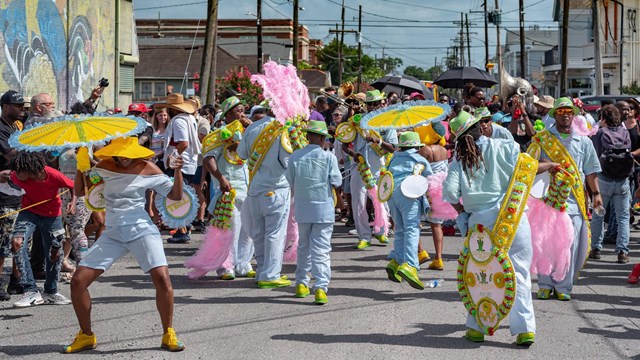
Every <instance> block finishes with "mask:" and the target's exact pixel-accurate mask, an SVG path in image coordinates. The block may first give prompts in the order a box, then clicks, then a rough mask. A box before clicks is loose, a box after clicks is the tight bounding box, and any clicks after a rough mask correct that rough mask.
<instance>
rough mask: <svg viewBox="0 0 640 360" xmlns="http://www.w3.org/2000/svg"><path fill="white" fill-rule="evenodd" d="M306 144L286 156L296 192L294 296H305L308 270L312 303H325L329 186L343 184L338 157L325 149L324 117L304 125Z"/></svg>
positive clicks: (330, 217)
mask: <svg viewBox="0 0 640 360" xmlns="http://www.w3.org/2000/svg"><path fill="white" fill-rule="evenodd" d="M303 131H305V132H306V133H307V139H308V140H309V145H307V146H305V147H304V148H303V149H300V150H296V151H294V152H293V154H292V155H291V158H290V159H289V167H288V168H287V180H288V181H289V184H290V185H291V190H292V191H293V194H294V196H295V199H296V200H295V203H294V211H295V216H296V220H297V221H298V233H299V240H298V267H297V268H296V295H295V296H296V297H297V298H304V297H307V296H308V295H309V294H310V293H311V292H310V291H309V275H308V273H309V271H311V274H312V275H313V277H314V278H315V280H316V282H315V285H314V288H315V290H314V293H315V303H316V304H318V305H324V304H326V303H327V287H328V286H329V280H330V279H331V262H330V259H329V253H331V234H332V233H333V223H334V221H335V216H334V206H333V193H332V186H333V187H338V186H340V185H341V184H342V175H341V174H340V168H339V167H338V160H337V159H336V157H335V155H333V154H332V153H330V152H329V151H324V149H323V146H324V144H325V139H326V138H327V137H329V138H331V136H330V135H329V134H328V132H327V124H326V123H325V122H324V121H317V120H312V121H310V122H309V125H308V126H307V127H306V128H305V129H303Z"/></svg>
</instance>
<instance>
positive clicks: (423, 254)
mask: <svg viewBox="0 0 640 360" xmlns="http://www.w3.org/2000/svg"><path fill="white" fill-rule="evenodd" d="M429 260H431V256H429V253H428V252H427V250H422V251H420V252H419V253H418V262H419V263H420V265H422V264H424V263H426V262H427V261H429Z"/></svg>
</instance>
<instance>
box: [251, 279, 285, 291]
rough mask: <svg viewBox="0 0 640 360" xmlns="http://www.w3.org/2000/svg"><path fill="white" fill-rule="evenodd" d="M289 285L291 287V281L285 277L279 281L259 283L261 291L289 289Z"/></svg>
mask: <svg viewBox="0 0 640 360" xmlns="http://www.w3.org/2000/svg"><path fill="white" fill-rule="evenodd" d="M289 285H291V280H289V279H287V278H285V277H281V278H280V279H278V280H272V281H258V287H259V288H260V289H274V288H281V287H287V286H289Z"/></svg>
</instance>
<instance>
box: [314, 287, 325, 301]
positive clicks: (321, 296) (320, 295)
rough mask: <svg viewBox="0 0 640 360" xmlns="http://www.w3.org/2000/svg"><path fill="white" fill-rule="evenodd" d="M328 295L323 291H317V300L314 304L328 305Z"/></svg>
mask: <svg viewBox="0 0 640 360" xmlns="http://www.w3.org/2000/svg"><path fill="white" fill-rule="evenodd" d="M327 301H328V300H327V293H326V292H324V290H322V289H317V290H316V299H315V300H314V301H313V303H314V304H317V305H324V304H326V303H327Z"/></svg>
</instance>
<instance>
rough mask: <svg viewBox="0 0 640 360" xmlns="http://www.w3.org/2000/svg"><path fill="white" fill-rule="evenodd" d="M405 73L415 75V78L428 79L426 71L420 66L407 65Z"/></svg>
mask: <svg viewBox="0 0 640 360" xmlns="http://www.w3.org/2000/svg"><path fill="white" fill-rule="evenodd" d="M404 74H405V75H409V76H413V77H414V78H416V79H419V80H423V79H426V71H425V70H424V69H423V68H421V67H419V66H414V65H411V66H407V67H406V68H405V69H404Z"/></svg>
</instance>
